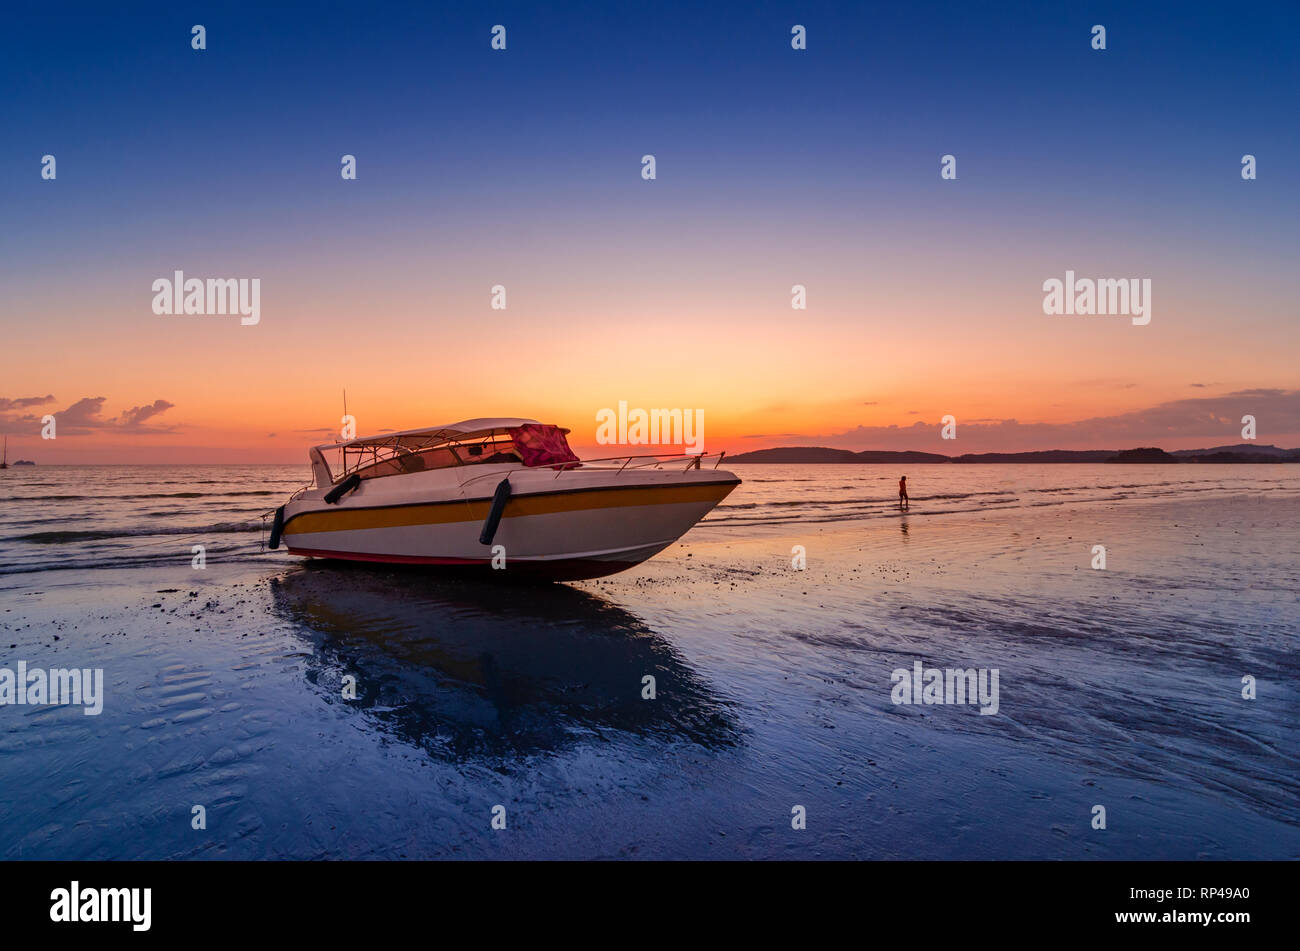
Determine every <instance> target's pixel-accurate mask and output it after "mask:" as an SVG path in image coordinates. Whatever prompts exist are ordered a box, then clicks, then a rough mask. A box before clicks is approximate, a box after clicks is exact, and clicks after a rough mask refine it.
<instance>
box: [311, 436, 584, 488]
mask: <svg viewBox="0 0 1300 951" xmlns="http://www.w3.org/2000/svg"><path fill="white" fill-rule="evenodd" d="M567 432H568V430H566V429H561V428H560V427H558V426H543V425H541V424H537V423H529V424H526V425H523V426H511V427H505V428H502V429H492V430H484V431H480V432H478V433H475V434H474V435H473V436H472V437H460V438H451V439H448V438H445V436H442V438H439V436H441V434H439V435H436V436H434V437H433V438H431V439H429V440H428V441H429V443H430V444H428V445H420V444H419V443H418V442H414V441H413V439H412V436H411V435H410V434H398V435H396V436H394V437H393V438H392V439H391V441H390V440H386V439H375V440H373V441H371V440H366V441H365V442H363V443H360V444H353V445H348V444H343V445H340V446H338V447H337V449H338V451H339V452H340V453H341V454H342V462H343V465H342V469H341V472H340V473H339V475H338V476H337V477H336V478H332V479H330V481H332V482H334V483H336V484H337V483H338V482H339V481H342V480H343V479H345V478H347V477H349V476H351V475H357V476H359V477H360V478H362V479H379V478H383V477H385V476H393V475H405V474H407V473H411V472H426V471H428V470H430V469H449V468H452V467H455V466H475V465H494V464H495V465H499V464H502V463H514V464H515V465H524V466H528V467H530V468H531V467H535V466H553V467H564V468H569V467H572V466H575V465H581V463H580V462H579V461H578V457H577V456H576V455H574V453H573V451H572V450H571V449H570V448H569V444H568V441H567V440H566V439H565V438H564V435H565V433H567ZM417 438H418V437H417ZM313 452H316V450H313ZM316 455H319V453H317V454H316ZM316 455H314V456H313V457H312V458H313V460H315V459H316ZM557 464H558V465H557ZM321 467H322V468H321V471H319V472H318V473H317V484H329V483H328V482H321V479H322V477H328V476H327V475H326V474H328V473H329V468H328V466H325V464H324V460H323V459H322V460H321Z"/></svg>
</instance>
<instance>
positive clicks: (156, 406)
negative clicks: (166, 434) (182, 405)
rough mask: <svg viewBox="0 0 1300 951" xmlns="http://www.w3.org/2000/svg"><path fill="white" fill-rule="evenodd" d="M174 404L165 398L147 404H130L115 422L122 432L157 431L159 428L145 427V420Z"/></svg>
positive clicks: (165, 410)
mask: <svg viewBox="0 0 1300 951" xmlns="http://www.w3.org/2000/svg"><path fill="white" fill-rule="evenodd" d="M175 405H176V404H175V403H168V402H167V401H166V400H154V401H153V402H152V403H150V404H149V405H147V406H132V407H131V408H130V409H129V410H127V411H126V412H125V413H123V414H122V415H121V416H119V417H118V418H117V424H118V426H119V427H120V428H121V429H122V430H123V431H124V432H131V433H142V432H158V431H159V430H155V429H148V428H146V427H145V425H144V424H145V421H146V420H149V419H152V418H153V417H155V416H157V415H158V414H159V413H165V412H167V410H169V409H171V408H172V407H173V406H175Z"/></svg>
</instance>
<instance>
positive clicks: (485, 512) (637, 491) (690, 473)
mask: <svg viewBox="0 0 1300 951" xmlns="http://www.w3.org/2000/svg"><path fill="white" fill-rule="evenodd" d="M568 432H569V430H567V429H562V428H560V427H559V426H552V425H544V424H542V423H539V422H538V421H537V420H535V419H514V418H502V419H467V420H463V421H462V422H459V423H451V424H450V425H446V426H435V427H432V428H429V429H410V430H406V431H404V432H393V433H384V434H382V435H378V436H367V437H364V438H359V439H351V440H347V441H344V442H335V443H327V444H325V445H321V446H316V447H314V448H313V449H311V450H310V452H309V456H310V458H311V467H312V476H313V480H314V481H313V484H312V485H310V486H307V487H305V488H303V489H300V490H298V492H296V493H295V494H294V495H293V496H292V497H291V498H290V499H289V501H288V502H286V503H285V504H284V505H282V506H280V507H279V508H278V509H276V511H275V514H274V519H273V521H272V525H271V538H270V547H271V548H278V547H279V546H280V544H281V543H283V544H284V545H285V546H286V547H287V549H288V551H289V553H290V554H293V555H304V556H308V557H312V558H330V559H341V560H345V561H369V562H388V563H394V564H416V565H440V566H461V567H473V568H484V569H489V573H493V574H495V573H496V572H495V571H493V569H505V570H503V571H500V576H504V577H510V576H516V575H519V574H524V575H532V576H543V577H546V578H550V579H553V580H558V581H574V580H579V579H583V578H599V577H601V576H603V575H609V574H613V573H615V572H617V571H623V570H624V569H627V568H631V567H632V566H633V565H637V564H640V563H641V562H643V561H645V560H646V559H647V558H650V557H651V556H653V555H655V554H656V553H658V552H660V551H662V550H663V549H665V548H667V547H668V546H669V545H671V544H672V543H673V542H675V541H676V540H677V539H679V538H681V537H682V536H683V535H685V534H686V533H687V532H688V531H690V529H691V528H692V527H693V526H694V525H695V524H696V523H697V522H698V521H699V520H700V519H702V518H704V516H705V515H707V514H708V513H709V511H710V510H711V509H712V508H713V507H714V506H715V505H717V504H718V503H719V502H721V501H722V500H723V499H724V498H726V497H727V495H728V494H729V493H730V492H731V491H732V490H733V489H734V488H735V487H736V486H738V485H739V484H740V480H739V479H738V478H736V476H735V475H733V474H732V473H730V472H727V471H725V470H721V469H719V468H718V465H719V464H720V463H721V462H722V456H723V454H717V458H716V460H715V461H714V463H713V466H712V467H711V468H707V467H705V466H704V464H703V463H704V460H705V458H706V457H705V456H703V455H682V456H618V457H614V458H610V459H594V460H588V461H583V460H581V459H579V458H578V457H577V456H576V455H575V454H574V453H573V451H572V450H571V449H570V448H569V444H568V440H567V439H566V438H565V436H566V434H568ZM330 452H333V453H337V456H338V460H339V461H340V463H341V464H340V465H339V468H338V470H337V472H336V471H335V470H333V469H331V467H330V465H329V463H328V461H327V460H326V454H327V453H330ZM710 455H713V454H710Z"/></svg>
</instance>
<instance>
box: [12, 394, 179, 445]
mask: <svg viewBox="0 0 1300 951" xmlns="http://www.w3.org/2000/svg"><path fill="white" fill-rule="evenodd" d="M52 402H54V397H53V396H43V397H25V398H22V399H16V400H11V399H3V398H0V426H3V427H4V428H5V429H6V430H8V431H9V432H12V433H17V434H29V435H39V434H40V432H41V428H42V426H43V424H42V422H41V417H42V416H45V415H47V414H45V413H40V414H37V413H31V412H15V411H16V410H23V409H27V408H28V407H32V406H40V405H43V404H48V403H52ZM105 402H107V400H106V399H105V397H102V396H85V397H82V398H81V399H79V400H77V401H76V402H75V403H73V404H72V405H71V406H69V407H68V408H67V409H63V410H55V411H54V412H53V413H52V414H49V415H53V416H54V422H55V425H56V426H57V433H58V435H59V436H60V437H63V436H89V435H91V434H92V433H98V432H115V433H145V434H152V435H162V434H167V433H173V432H176V430H175V429H173V428H171V427H165V426H149V425H146V423H147V422H148V421H149V420H150V419H152V418H154V417H155V416H157V415H158V414H159V413H164V412H166V411H167V410H169V409H171V408H172V407H173V406H174V405H175V404H173V403H169V402H167V401H166V400H154V401H153V402H152V403H146V404H145V405H143V406H133V407H131V408H130V409H128V410H126V411H125V412H124V413H122V414H121V415H120V416H115V417H113V418H111V419H105V418H104V416H103V412H104V403H105Z"/></svg>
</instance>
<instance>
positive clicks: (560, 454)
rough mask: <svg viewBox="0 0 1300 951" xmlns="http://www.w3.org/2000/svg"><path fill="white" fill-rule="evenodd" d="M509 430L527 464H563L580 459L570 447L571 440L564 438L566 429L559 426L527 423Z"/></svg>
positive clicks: (516, 447)
mask: <svg viewBox="0 0 1300 951" xmlns="http://www.w3.org/2000/svg"><path fill="white" fill-rule="evenodd" d="M507 431H508V432H509V433H510V438H511V440H513V441H514V444H515V450H516V451H517V452H518V453H519V458H520V459H521V460H522V461H523V464H524V465H526V466H561V465H565V464H567V463H574V462H578V461H579V460H578V457H577V456H575V455H574V454H573V450H572V449H570V448H569V441H568V440H567V439H565V438H564V432H565V431H564V430H563V429H561V428H560V427H559V426H547V425H544V424H542V423H525V424H524V425H522V426H513V427H511V428H510V429H509V430H507Z"/></svg>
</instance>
